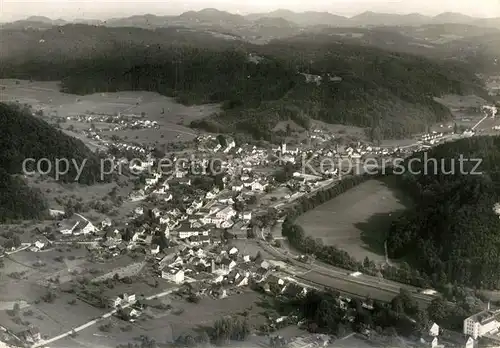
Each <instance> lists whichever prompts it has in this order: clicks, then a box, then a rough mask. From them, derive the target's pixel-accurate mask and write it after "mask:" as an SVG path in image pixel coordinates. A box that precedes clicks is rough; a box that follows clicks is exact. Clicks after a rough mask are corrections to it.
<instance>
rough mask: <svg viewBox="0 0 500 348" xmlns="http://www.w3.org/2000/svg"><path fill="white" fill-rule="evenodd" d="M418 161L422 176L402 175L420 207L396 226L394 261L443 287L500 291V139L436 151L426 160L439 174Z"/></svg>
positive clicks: (391, 248) (392, 246)
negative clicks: (413, 267) (499, 210)
mask: <svg viewBox="0 0 500 348" xmlns="http://www.w3.org/2000/svg"><path fill="white" fill-rule="evenodd" d="M418 156H420V158H421V159H422V161H421V165H420V166H417V165H416V163H414V165H413V167H414V170H415V171H417V170H420V171H421V173H422V174H421V175H415V176H414V175H409V174H408V175H403V176H399V177H400V179H401V184H402V185H404V186H405V188H406V189H407V191H408V192H410V193H411V194H412V195H413V197H414V199H415V201H416V205H415V207H414V208H413V209H411V210H409V211H407V212H406V213H405V214H403V215H402V216H401V218H399V219H398V220H397V221H396V222H395V223H394V224H393V226H392V229H391V231H390V235H389V239H388V250H389V254H390V256H391V257H393V258H404V259H405V260H407V261H409V262H411V263H413V264H414V265H416V266H417V267H418V268H419V269H421V270H423V271H425V272H426V273H427V274H428V275H429V276H432V277H433V279H435V281H436V282H437V283H440V284H446V283H452V284H453V283H454V282H459V283H461V284H466V285H470V286H475V287H480V288H499V287H500V219H499V215H497V213H496V212H495V211H494V208H495V205H496V204H497V203H499V202H500V137H476V138H471V139H463V140H459V141H457V142H453V143H448V144H444V145H441V146H438V147H436V148H435V149H433V150H431V151H429V152H428V153H427V158H431V159H432V158H434V159H436V160H437V164H438V167H437V170H436V169H435V168H436V165H435V163H434V162H433V161H428V163H427V165H425V164H424V158H423V154H419V155H418ZM460 156H463V158H465V159H481V160H482V163H481V164H480V166H479V167H478V168H476V169H475V168H474V167H475V166H476V162H477V161H475V160H465V161H463V163H462V164H460V161H459V158H460ZM453 159H454V160H453ZM441 163H444V164H443V166H444V167H442V164H441ZM460 166H462V167H463V169H460ZM425 168H427V169H425ZM452 168H453V170H452ZM473 169H475V170H474V171H473ZM480 172H482V174H481V175H479V174H477V173H480ZM446 173H450V174H446ZM461 173H469V174H461Z"/></svg>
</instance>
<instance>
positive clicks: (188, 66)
mask: <svg viewBox="0 0 500 348" xmlns="http://www.w3.org/2000/svg"><path fill="white" fill-rule="evenodd" d="M15 33H17V32H13V31H12V32H8V35H14V34H15ZM148 33H150V35H149V36H148ZM23 35H24V36H25V39H26V40H24V41H23V42H25V44H23V45H19V46H21V48H16V49H15V50H14V52H18V54H17V55H16V54H14V53H12V54H7V55H6V56H5V57H4V58H3V60H2V62H1V63H2V64H1V66H0V77H13V78H24V79H36V80H62V89H63V91H65V92H70V93H75V94H88V93H94V92H112V91H119V90H149V91H156V92H158V93H161V94H164V95H167V96H173V97H176V98H177V99H178V100H179V101H180V102H182V103H184V104H193V103H197V104H198V103H212V102H214V103H215V102H217V103H219V102H220V103H223V107H224V111H223V112H222V113H220V114H218V115H214V116H212V117H210V118H208V119H205V120H202V121H201V122H196V123H194V124H193V125H192V126H193V127H202V128H205V129H207V130H210V131H215V132H246V133H249V134H251V135H252V136H253V137H255V138H257V139H265V140H273V137H274V134H273V132H272V131H271V130H272V129H273V128H274V126H275V125H276V123H277V122H278V121H280V120H288V119H293V120H294V121H296V122H297V123H298V124H300V125H302V126H303V127H304V128H307V127H308V126H309V121H310V120H311V119H318V120H322V121H325V122H328V123H340V124H345V125H355V126H360V127H364V128H367V129H368V130H370V129H371V130H372V132H371V133H372V134H380V136H381V137H384V138H397V137H404V136H406V135H408V134H409V133H413V132H419V131H423V130H425V129H426V127H427V125H428V124H430V123H434V122H439V121H442V120H445V119H448V118H450V117H451V114H450V111H449V110H448V109H447V108H445V107H444V106H442V105H441V104H439V103H437V102H436V101H434V99H433V96H442V95H443V94H447V93H456V94H469V93H476V94H480V95H482V96H484V95H485V94H484V90H483V89H482V85H481V83H480V82H479V81H478V79H477V78H476V77H475V75H474V73H473V72H472V71H471V70H469V69H468V68H466V67H464V66H463V65H461V64H460V63H457V62H451V61H446V62H445V61H438V60H429V59H426V58H422V57H418V56H413V55H409V54H403V53H394V52H390V51H386V50H381V49H378V48H374V47H364V46H359V45H350V44H345V43H335V42H309V43H307V42H300V41H290V40H288V41H286V40H285V41H280V40H275V41H272V42H271V43H269V44H267V45H252V44H249V43H245V42H241V41H234V42H228V41H227V40H223V39H216V38H214V37H212V38H208V37H207V35H206V34H200V33H193V34H191V36H192V40H193V41H192V43H191V44H189V42H190V41H189V40H190V38H191V36H189V34H187V33H185V32H182V31H175V30H171V29H165V30H156V31H151V32H149V31H147V30H143V29H137V28H105V27H88V26H85V25H68V26H63V27H60V28H59V29H58V30H56V29H50V30H49V31H45V32H44V33H43V34H41V33H40V32H33V33H30V32H29V31H25V32H24V34H23ZM203 35H204V36H203ZM200 36H201V37H203V38H204V39H205V40H202V39H201V38H200ZM98 38H102V40H100V41H99V42H98V43H97V44H96V45H94V46H92V42H93V40H98ZM162 38H163V39H164V40H163V41H162ZM4 40H5V41H6V42H11V40H8V39H4ZM39 40H43V43H40V42H39ZM165 42H168V44H166V43H165ZM208 42H210V43H211V44H212V46H211V47H207V46H208V44H207V43H208ZM73 48H74V49H73ZM19 50H20V51H19ZM75 50H76V51H78V52H80V54H75V53H74V52H75ZM21 52H22V54H21ZM251 53H252V54H254V56H253V57H258V58H256V59H250V56H249V54H251ZM303 74H314V75H319V76H320V77H321V82H320V83H307V82H306V78H305V77H304V75H303Z"/></svg>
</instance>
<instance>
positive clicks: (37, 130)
mask: <svg viewBox="0 0 500 348" xmlns="http://www.w3.org/2000/svg"><path fill="white" fill-rule="evenodd" d="M0 124H2V127H0V163H2V168H3V169H4V170H5V171H6V172H7V173H10V174H18V173H21V171H22V170H23V161H24V160H25V159H28V158H32V159H34V160H35V162H36V161H38V160H39V159H42V158H44V159H47V160H48V162H50V163H51V164H50V167H51V168H49V165H48V162H47V161H45V162H46V163H42V162H41V166H40V168H37V167H36V164H34V163H33V162H31V163H27V169H29V170H30V171H34V170H38V169H41V170H42V171H44V172H47V175H49V176H52V177H54V176H55V163H56V159H57V158H59V159H67V160H68V161H69V162H70V166H69V168H68V172H67V173H66V174H63V175H61V176H60V178H59V179H60V180H61V181H63V182H72V181H75V179H78V182H79V183H81V184H94V183H96V182H98V181H100V180H101V177H100V176H101V174H100V160H99V157H98V156H97V155H96V154H94V153H92V152H91V151H90V150H89V149H88V148H87V147H86V146H85V144H84V143H83V142H82V141H80V140H77V139H75V138H73V137H70V136H68V135H65V134H64V133H62V131H60V130H57V129H55V128H54V127H52V126H50V125H49V124H48V123H46V122H45V121H43V120H41V119H39V118H36V117H34V116H33V115H32V113H31V110H30V109H29V108H24V107H21V106H19V105H8V104H5V103H0ZM74 163H76V164H77V165H78V167H80V166H82V164H84V166H83V170H82V173H81V175H80V176H79V177H78V173H77V169H76V167H75V165H74ZM49 169H50V170H49ZM61 169H65V168H64V167H62V164H61ZM104 179H107V180H109V178H104Z"/></svg>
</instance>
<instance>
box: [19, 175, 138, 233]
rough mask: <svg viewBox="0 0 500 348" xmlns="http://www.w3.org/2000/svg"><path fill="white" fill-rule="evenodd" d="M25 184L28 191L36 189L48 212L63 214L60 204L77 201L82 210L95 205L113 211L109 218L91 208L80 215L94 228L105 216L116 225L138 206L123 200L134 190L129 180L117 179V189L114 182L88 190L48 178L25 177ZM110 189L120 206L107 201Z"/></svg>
mask: <svg viewBox="0 0 500 348" xmlns="http://www.w3.org/2000/svg"><path fill="white" fill-rule="evenodd" d="M26 180H27V182H28V184H29V185H30V186H31V187H34V188H38V189H40V191H41V192H42V193H43V195H44V196H45V199H46V200H47V203H48V205H49V208H50V209H55V210H63V211H64V205H63V204H65V202H67V201H68V200H72V201H78V202H79V203H81V204H82V205H83V206H87V207H91V206H94V204H95V203H96V202H102V203H103V204H106V205H107V206H109V207H110V209H111V210H112V211H113V213H112V214H110V213H109V212H108V213H107V214H103V212H102V211H96V210H94V209H91V208H88V209H85V210H84V211H82V212H81V213H82V214H83V215H84V216H85V217H86V218H88V219H89V220H90V221H91V222H92V223H94V224H96V223H100V222H101V221H102V220H103V219H104V218H106V217H107V216H109V217H110V218H111V219H112V220H115V221H120V220H122V219H123V218H125V216H127V215H128V214H130V212H132V211H133V210H134V209H135V208H136V207H137V205H139V204H140V202H131V201H129V200H128V199H127V197H128V195H129V194H130V193H131V192H132V190H133V189H134V185H133V183H132V182H131V180H130V179H129V178H127V177H125V176H121V177H120V178H119V179H118V182H119V183H120V185H118V184H117V182H112V183H106V184H95V185H91V186H87V185H81V184H78V183H61V182H57V181H56V180H55V179H53V178H50V177H46V178H43V179H42V178H40V176H38V175H34V176H27V177H26ZM114 189H115V190H116V197H121V198H123V199H124V201H123V203H122V204H120V205H118V204H115V203H113V202H112V201H111V199H110V196H109V194H110V192H112V190H114ZM111 210H110V211H111Z"/></svg>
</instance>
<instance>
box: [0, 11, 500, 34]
mask: <svg viewBox="0 0 500 348" xmlns="http://www.w3.org/2000/svg"><path fill="white" fill-rule="evenodd" d="M263 18H280V19H283V20H285V21H288V22H290V23H291V24H292V25H296V26H301V27H309V26H334V27H349V26H351V27H358V26H418V25H425V24H470V25H476V26H481V27H494V28H499V29H500V17H489V18H486V17H484V18H480V17H471V16H468V15H465V14H462V13H458V12H443V13H440V14H438V15H436V16H426V15H423V14H420V13H416V12H414V13H408V14H395V13H381V12H373V11H365V12H362V13H360V14H357V15H355V16H352V17H347V16H341V15H336V14H333V13H330V12H326V11H305V12H294V11H291V10H288V9H277V10H274V11H271V12H262V13H251V14H248V15H240V14H235V13H231V12H228V11H221V10H218V9H215V8H205V9H202V10H200V11H187V12H183V13H182V14H180V15H154V14H141V15H133V16H129V17H117V18H109V19H106V20H97V19H75V20H63V19H51V18H49V17H46V16H29V17H27V18H26V19H21V20H17V21H13V22H8V23H3V24H2V27H3V28H4V29H24V28H26V27H31V28H35V29H37V27H38V26H39V27H40V29H46V27H47V25H49V26H50V25H52V26H60V25H65V24H74V23H81V24H88V25H103V26H132V27H142V28H161V27H166V26H175V25H202V24H211V25H222V26H247V25H252V24H254V22H255V21H258V20H261V19H263ZM285 25H286V26H290V24H285Z"/></svg>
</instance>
